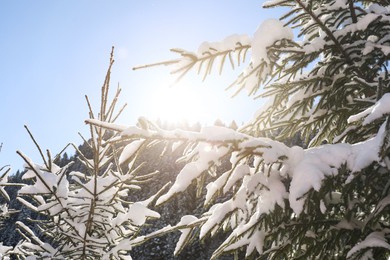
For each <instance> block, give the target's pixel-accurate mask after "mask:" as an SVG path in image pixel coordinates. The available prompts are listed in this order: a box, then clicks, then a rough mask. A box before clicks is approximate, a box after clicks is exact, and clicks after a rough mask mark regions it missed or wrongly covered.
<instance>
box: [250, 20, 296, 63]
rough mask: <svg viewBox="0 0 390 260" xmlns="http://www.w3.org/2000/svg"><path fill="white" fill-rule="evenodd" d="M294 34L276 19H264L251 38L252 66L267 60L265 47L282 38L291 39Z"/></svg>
mask: <svg viewBox="0 0 390 260" xmlns="http://www.w3.org/2000/svg"><path fill="white" fill-rule="evenodd" d="M293 37H294V34H293V32H292V30H291V28H290V27H285V26H283V23H282V22H281V21H279V20H276V19H268V20H265V21H264V22H263V23H262V24H260V26H259V27H258V28H257V30H256V32H255V34H254V37H253V40H252V62H253V64H254V66H256V65H257V64H259V63H260V62H261V61H262V60H264V61H266V62H268V61H269V60H268V55H267V47H269V46H272V45H273V44H274V43H275V42H277V41H279V40H282V39H292V38H293Z"/></svg>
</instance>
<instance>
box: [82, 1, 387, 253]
mask: <svg viewBox="0 0 390 260" xmlns="http://www.w3.org/2000/svg"><path fill="white" fill-rule="evenodd" d="M264 6H265V7H277V6H284V7H287V8H288V9H289V10H288V11H287V13H286V14H285V15H284V16H283V17H282V19H281V20H282V21H283V22H282V21H279V20H267V21H265V22H264V23H262V24H261V25H260V26H259V28H258V30H257V31H256V32H255V33H254V35H253V37H249V36H243V35H233V36H230V37H227V38H226V39H225V40H223V41H221V42H218V43H207V42H206V43H204V44H202V45H201V46H200V48H199V50H198V51H197V52H189V51H185V50H182V49H173V51H174V52H175V53H178V54H179V55H180V57H179V58H178V59H176V60H172V61H168V62H166V63H165V64H166V65H171V66H174V69H173V73H177V74H178V77H179V78H180V77H182V76H184V75H185V74H186V73H187V72H188V71H189V70H191V69H196V70H197V71H198V72H199V73H201V74H203V75H204V77H207V75H208V74H209V73H210V72H211V68H212V67H213V66H214V65H215V64H219V68H220V70H222V69H223V65H224V64H225V63H227V62H230V63H231V65H232V66H233V67H234V66H235V65H236V64H239V63H240V62H245V60H246V56H247V55H248V54H249V53H250V55H251V57H250V60H249V61H247V63H248V64H247V68H246V69H244V70H243V71H242V72H241V74H239V76H238V78H237V80H236V81H235V82H234V83H233V84H232V86H231V87H237V91H241V90H246V91H248V93H249V94H250V95H255V94H256V95H260V96H261V97H264V98H266V100H267V101H266V102H265V105H263V106H262V107H261V108H260V109H259V110H258V111H257V113H256V116H255V117H254V118H253V120H252V121H250V122H248V123H247V124H246V125H245V126H244V127H242V128H240V129H239V130H237V131H235V130H232V129H227V128H224V127H203V128H202V129H201V131H200V132H190V131H180V130H172V131H167V130H163V129H160V128H159V127H158V126H156V125H155V124H153V123H152V122H149V121H147V120H146V119H141V121H140V122H141V124H140V125H142V127H136V126H130V127H128V126H121V125H116V124H113V123H111V122H109V121H107V120H104V119H103V120H102V119H100V118H98V119H90V120H87V122H88V123H89V124H91V125H93V126H98V127H101V129H109V130H111V131H114V132H116V133H118V134H119V136H118V137H117V139H116V140H117V141H124V140H133V142H132V143H131V144H130V148H128V147H126V148H125V149H124V151H125V152H123V153H122V155H121V156H124V157H127V154H128V151H133V150H134V149H147V146H148V144H150V143H151V142H166V141H168V140H169V141H172V142H176V144H177V145H175V146H178V145H183V144H186V145H187V149H186V150H185V153H184V154H183V158H182V160H184V161H186V162H187V164H186V165H185V166H184V167H183V168H182V170H181V171H180V173H179V174H178V176H177V178H176V181H175V183H174V184H173V185H172V186H171V187H170V189H169V190H168V191H167V192H166V193H165V194H164V195H162V196H160V197H159V198H158V200H157V202H156V203H157V204H163V203H164V202H166V201H167V200H169V199H170V198H172V196H175V195H177V194H180V193H181V192H182V191H184V190H185V189H186V188H188V187H189V185H190V184H191V183H192V182H194V181H196V180H204V176H205V175H207V174H210V175H215V174H216V171H215V169H216V168H217V167H218V165H219V163H220V161H221V159H222V158H224V157H226V156H229V157H230V162H231V167H230V169H228V170H227V171H225V172H224V173H222V174H219V175H217V177H216V178H215V179H214V180H212V181H211V182H209V183H207V184H206V185H205V186H204V187H200V188H205V189H206V190H207V193H206V195H205V209H206V210H205V212H204V214H203V215H201V216H197V217H196V216H183V218H182V220H181V221H180V222H179V223H178V224H177V225H176V226H173V227H170V226H168V227H166V228H164V229H162V230H161V231H160V233H161V234H163V233H166V232H168V231H171V230H180V231H181V233H182V236H181V238H180V239H179V241H178V244H177V247H176V252H179V251H180V249H181V248H182V246H185V245H186V244H187V242H189V241H191V240H192V238H193V236H198V237H199V239H203V238H205V237H209V236H214V235H215V234H217V233H218V232H228V233H229V236H228V238H227V239H226V240H225V241H224V242H223V243H222V244H221V245H220V247H219V248H218V249H217V250H216V251H215V252H214V255H213V256H212V258H218V257H219V256H220V255H221V254H224V253H227V252H237V251H240V250H241V251H242V250H243V251H245V255H246V256H247V257H257V259H292V258H299V259H339V258H340V259H345V258H348V259H388V258H389V257H390V210H389V209H390V206H389V205H390V158H389V156H390V151H389V148H390V142H389V135H390V119H389V114H390V100H389V99H390V98H389V97H390V77H389V74H388V61H389V58H390V5H389V3H388V1H352V0H350V1H347V0H321V1H314V0H312V1H311V0H273V1H268V2H266V3H265V4H264ZM293 29H294V30H293ZM157 64H161V63H157ZM163 64H164V63H163ZM275 130H278V131H275ZM297 132H299V133H301V135H302V136H303V137H304V138H305V139H306V140H307V141H310V143H309V148H307V149H304V148H303V147H297V146H294V147H288V146H286V145H285V144H283V140H285V139H287V138H289V137H292V136H294V135H295V134H296V133H297ZM275 133H277V135H276V136H272V134H275ZM134 140H138V141H134ZM134 146H136V148H134ZM199 183H202V181H199ZM229 192H230V193H231V194H233V195H232V196H231V197H230V198H227V199H225V200H224V201H222V202H219V203H215V202H214V199H215V198H216V197H218V196H219V195H220V194H228V193H229ZM158 233H159V231H157V232H156V233H155V234H151V235H150V237H153V236H155V235H156V234H158ZM147 238H148V236H146V237H145V238H144V239H147ZM126 243H129V244H131V241H127V242H126Z"/></svg>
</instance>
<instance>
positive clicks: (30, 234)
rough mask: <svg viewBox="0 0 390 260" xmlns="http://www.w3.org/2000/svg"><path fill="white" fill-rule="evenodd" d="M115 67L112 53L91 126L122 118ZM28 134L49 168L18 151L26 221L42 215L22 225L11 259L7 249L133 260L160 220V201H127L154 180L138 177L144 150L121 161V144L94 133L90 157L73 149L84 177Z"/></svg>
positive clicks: (134, 148) (32, 255)
mask: <svg viewBox="0 0 390 260" xmlns="http://www.w3.org/2000/svg"><path fill="white" fill-rule="evenodd" d="M113 63H114V60H113V53H112V54H111V60H110V65H109V69H108V71H107V75H106V78H105V81H104V84H103V86H102V93H101V106H100V110H99V112H98V114H97V115H96V117H95V113H94V111H93V110H92V107H91V105H90V102H89V99H88V97H87V103H88V106H89V109H90V111H89V117H90V120H100V121H106V122H110V123H114V122H115V120H116V119H117V117H118V116H119V114H120V113H121V111H122V110H123V108H122V109H120V110H119V112H118V111H116V105H117V100H118V96H119V94H120V89H119V88H118V89H117V92H116V94H115V96H114V98H113V100H112V101H111V102H109V97H108V94H109V86H110V85H109V83H110V75H111V67H112V65H113ZM26 129H27V127H26ZM27 130H28V129H27ZM28 132H29V134H30V136H31V138H32V140H33V141H34V143H35V144H36V145H37V148H38V151H39V153H40V154H41V157H42V160H43V165H39V164H36V163H34V162H32V161H31V160H30V159H29V158H28V157H27V156H26V155H25V154H23V153H22V152H20V151H18V154H19V155H20V156H21V157H22V158H23V159H24V161H25V162H26V165H27V166H26V172H25V173H24V174H23V176H22V179H23V180H25V182H26V183H25V184H23V186H22V187H21V189H20V190H19V191H18V200H19V201H20V202H21V203H22V204H23V205H24V206H25V208H27V209H29V210H28V211H26V213H27V214H29V213H31V212H35V213H36V214H39V215H38V217H34V218H32V219H30V218H28V216H25V217H24V218H23V219H22V220H20V221H17V222H16V225H17V229H18V231H19V232H20V233H21V234H22V235H23V239H22V240H21V241H20V242H19V243H18V244H17V245H16V246H15V247H14V248H13V249H12V251H11V250H10V248H9V247H7V248H6V249H7V250H8V251H11V253H12V255H13V257H15V258H18V259H26V258H28V259H83V260H86V259H131V257H130V255H129V252H130V251H131V249H132V247H133V246H134V245H137V244H139V243H140V241H141V239H139V238H138V233H139V231H140V229H141V228H142V226H143V225H144V224H145V222H146V220H147V219H149V218H158V217H159V216H160V215H159V214H158V213H157V212H155V211H152V210H150V209H149V208H148V206H149V204H150V203H152V202H153V201H154V196H149V197H148V198H146V199H145V198H144V200H139V201H131V200H130V199H129V193H131V192H135V191H136V190H139V189H140V186H139V185H140V184H141V183H143V182H145V181H147V180H148V179H150V178H151V176H153V175H154V174H153V173H148V174H140V173H139V170H140V168H141V167H142V165H141V164H140V163H139V162H138V160H137V156H138V153H139V146H140V145H141V144H142V143H143V142H142V141H140V140H138V141H137V142H132V143H131V144H130V145H128V146H126V147H125V148H124V150H123V152H122V154H121V155H120V156H119V153H120V152H121V151H122V150H121V149H122V148H118V147H115V146H113V145H112V144H113V139H115V138H118V136H115V135H113V134H111V133H109V131H107V130H105V129H102V128H96V127H94V126H91V127H90V133H91V137H90V138H89V139H88V141H87V139H85V138H84V140H85V144H86V146H87V147H86V149H85V150H84V151H86V152H83V151H80V150H78V149H77V147H76V146H74V148H75V149H76V150H77V156H78V159H79V160H80V161H81V163H82V164H83V165H84V167H83V168H82V169H83V171H82V172H80V171H69V168H70V167H71V164H72V161H71V160H69V158H68V156H67V154H66V153H65V154H64V155H63V156H62V158H61V153H60V154H59V155H57V156H56V157H55V158H52V156H51V154H50V152H49V151H47V155H44V153H43V152H42V149H41V148H40V147H39V145H38V144H37V142H36V140H35V139H34V137H33V136H32V134H31V133H30V131H29V130H28ZM146 142H147V141H146ZM56 162H57V163H58V165H57V164H56ZM62 164H64V165H62ZM124 168H126V170H123V169H124ZM1 180H2V179H0V184H1ZM0 191H2V187H1V186H0ZM22 211H23V210H22ZM29 221H33V222H35V223H36V226H35V227H36V229H35V230H34V229H33V228H31V227H30V226H29V225H28V224H29ZM0 250H3V249H2V248H1V244H0ZM8 251H7V253H9V252H8ZM1 253H2V251H0V254H1Z"/></svg>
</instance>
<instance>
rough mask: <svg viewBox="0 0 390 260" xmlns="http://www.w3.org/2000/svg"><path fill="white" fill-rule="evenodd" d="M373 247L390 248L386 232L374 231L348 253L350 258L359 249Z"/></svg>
mask: <svg viewBox="0 0 390 260" xmlns="http://www.w3.org/2000/svg"><path fill="white" fill-rule="evenodd" d="M371 247H383V248H386V249H388V250H390V245H389V244H388V243H387V242H386V238H385V233H384V232H372V233H371V234H369V235H368V236H367V237H366V238H365V239H364V240H363V241H362V242H360V243H359V244H357V245H355V246H354V247H352V248H351V250H349V251H348V253H347V258H350V257H351V256H352V255H354V254H355V253H357V252H358V251H360V250H362V249H366V248H371Z"/></svg>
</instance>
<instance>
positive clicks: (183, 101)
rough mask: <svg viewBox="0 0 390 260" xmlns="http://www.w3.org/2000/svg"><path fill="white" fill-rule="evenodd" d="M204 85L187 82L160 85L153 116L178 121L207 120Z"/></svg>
mask: <svg viewBox="0 0 390 260" xmlns="http://www.w3.org/2000/svg"><path fill="white" fill-rule="evenodd" d="M202 92H203V91H202V87H199V86H198V87H197V86H193V85H190V84H188V83H187V84H186V83H181V84H174V85H167V86H163V87H160V88H159V89H158V90H157V91H156V92H155V93H154V95H153V100H152V104H151V109H152V111H151V112H152V116H153V117H154V118H156V119H160V120H163V121H168V122H171V123H177V122H181V121H187V122H190V123H195V122H204V121H206V120H207V107H208V106H207V99H206V97H205V94H204V93H202Z"/></svg>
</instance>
